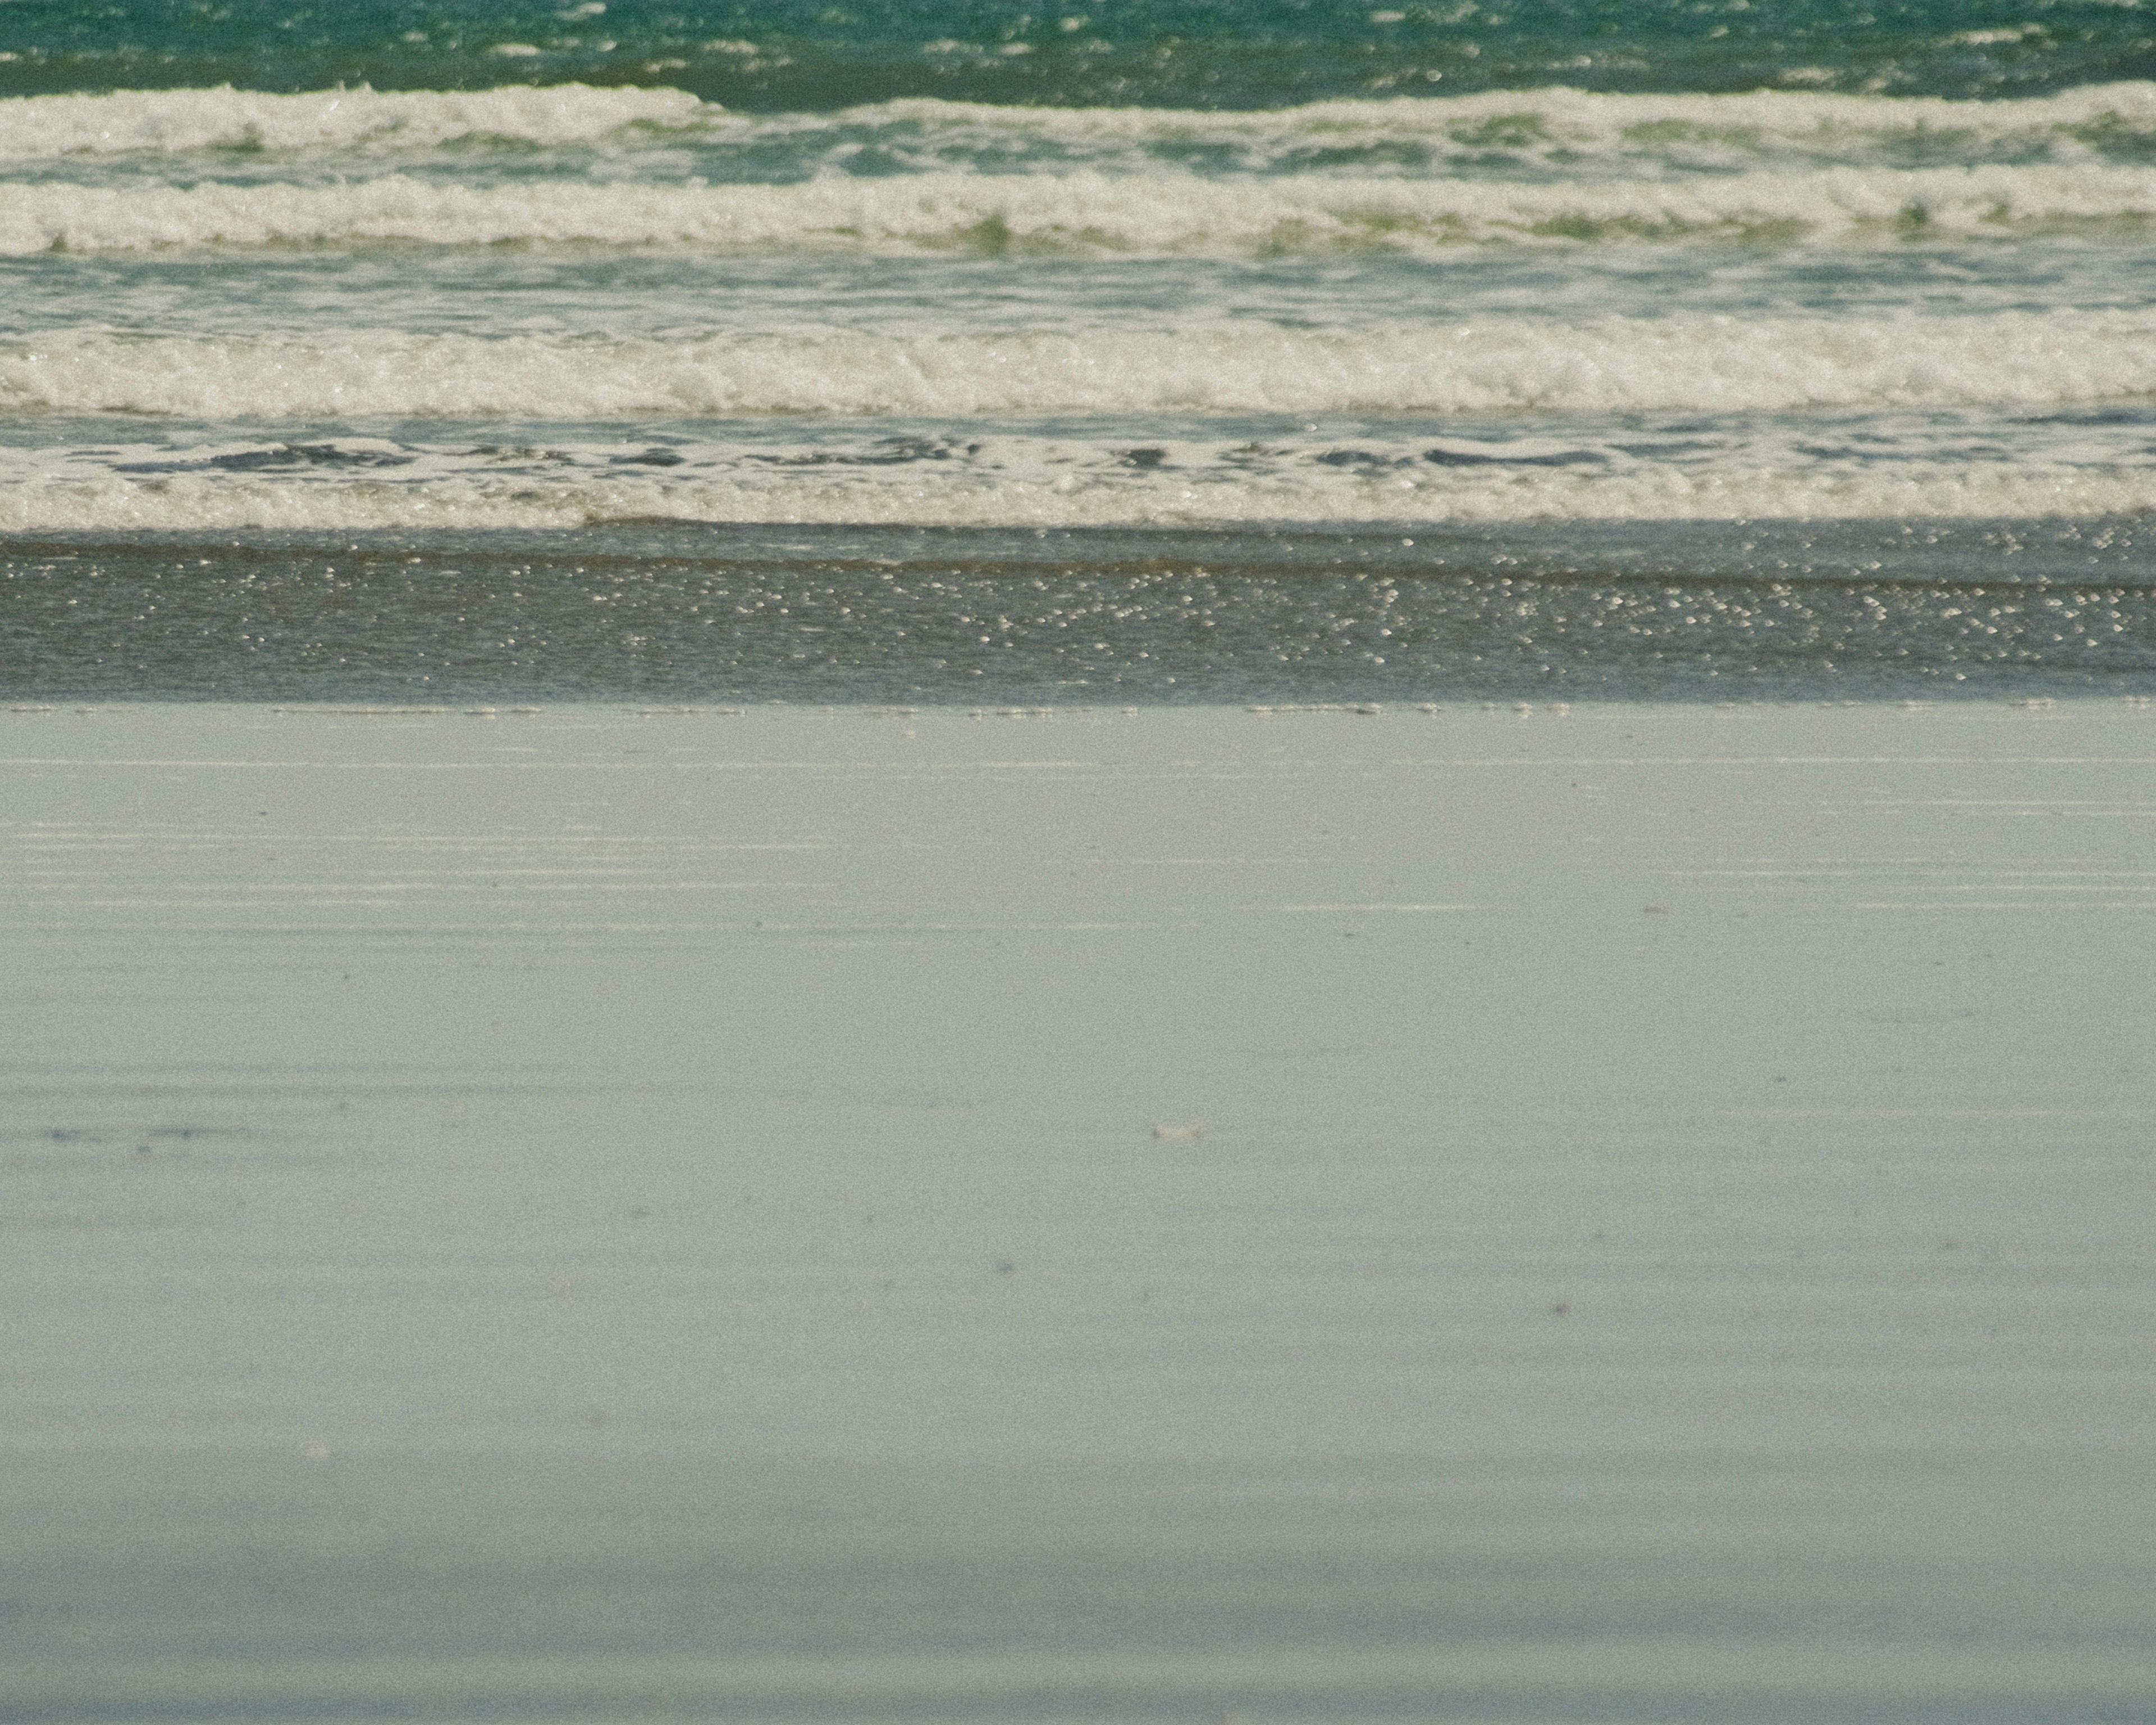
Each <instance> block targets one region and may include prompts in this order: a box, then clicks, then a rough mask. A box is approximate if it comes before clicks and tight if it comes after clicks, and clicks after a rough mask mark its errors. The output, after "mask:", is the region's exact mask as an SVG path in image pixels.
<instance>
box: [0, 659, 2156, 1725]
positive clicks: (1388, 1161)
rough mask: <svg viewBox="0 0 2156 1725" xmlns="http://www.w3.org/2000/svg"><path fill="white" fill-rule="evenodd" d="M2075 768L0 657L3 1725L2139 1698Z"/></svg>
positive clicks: (2110, 1047) (2107, 936)
mask: <svg viewBox="0 0 2156 1725" xmlns="http://www.w3.org/2000/svg"><path fill="white" fill-rule="evenodd" d="M2152 785H2156V711H2152V710H2151V709H2150V707H2149V706H2148V704H2147V703H2146V701H2140V702H2135V701H2086V702H2079V703H2076V702H2067V703H2064V704H2060V705H2056V706H2054V705H2051V704H2049V703H2041V702H2039V703H2032V704H2025V705H2020V706H2011V705H2007V704H2005V703H2003V702H2002V703H1984V704H1978V703H1975V702H1964V703H1959V704H1940V705H1932V706H1922V705H1914V704H1911V705H1906V706H1905V705H1902V704H1898V703H1897V704H1891V705H1889V704H1874V705H1867V706H1831V707H1829V706H1748V707H1726V708H1717V707H1713V706H1704V705H1696V706H1652V705H1634V706H1614V705H1613V706H1591V705H1578V706H1572V707H1571V708H1569V709H1564V708H1561V707H1552V706H1532V707H1517V708H1516V707H1514V706H1509V705H1500V706H1493V707H1488V708H1486V707H1482V706H1436V707H1434V708H1430V709H1427V710H1424V709H1418V708H1416V707H1414V706H1387V707H1385V708H1383V710H1381V711H1379V710H1358V709H1357V708H1354V707H1330V708H1314V709H1313V708H1303V709H1292V710H1291V709H1272V710H1263V711H1247V710H1242V709H1235V710H1227V709H1196V710H1183V711H1172V710H1163V709H1158V708H1154V709H1148V710H1146V711H1115V710H1112V709H1109V710H1102V709H1094V710H1081V709H1070V710H1055V711H1049V710H1045V709H1030V710H1009V711H1007V710H1000V709H995V708H986V709H983V710H981V711H978V712H969V711H967V710H965V709H963V708H949V707H944V708H936V709H926V710H922V711H918V712H912V711H901V710H895V709H894V710H870V709H865V708H846V709H839V710H823V711H817V710H811V709H803V708H798V707H748V708H745V709H739V710H732V711H727V710H721V709H717V708H695V709H684V710H639V709H637V708H634V707H608V708H599V707H562V708H551V709H547V710H542V711H513V710H511V709H507V708H502V709H499V710H489V711H479V712H467V711H464V710H462V709H454V710H447V711H423V710H407V711H388V710H371V711H370V710H355V709H346V710H332V709H330V708H326V707H322V706H304V707H295V708H290V709H283V710H279V709H273V708H269V707H264V706H252V707H248V706H165V707H160V706H103V707H96V708H93V709H77V708H74V707H59V708H57V709H47V710H35V711H15V712H12V713H0V853H4V855H5V859H6V863H5V869H4V872H0V883H4V884H0V998H4V999H5V1001H6V1022H7V1025H8V1034H7V1037H6V1040H5V1045H4V1049H0V1171H4V1176H5V1179H6V1191H7V1198H8V1201H7V1203H6V1204H5V1205H4V1207H3V1208H0V1230H4V1233H5V1236H6V1250H5V1251H4V1252H0V1313H4V1314H5V1315H4V1318H0V1322H4V1324H5V1327H6V1331H7V1346H6V1348H5V1350H4V1358H5V1365H4V1367H0V1372H4V1376H5V1393H4V1394H0V1452H4V1454H5V1456H6V1458H7V1459H6V1466H5V1467H4V1469H0V1609H4V1612H5V1614H6V1617H7V1620H8V1623H9V1624H10V1625H11V1627H10V1629H9V1630H8V1639H9V1642H10V1645H11V1651H10V1654H9V1664H10V1667H11V1671H12V1675H11V1676H10V1678H9V1680H8V1689H9V1698H8V1702H7V1704H6V1708H5V1712H6V1716H7V1717H9V1718H11V1719H18V1720H33V1719H35V1720H46V1719H50V1720H62V1719H64V1720H69V1721H84V1722H87V1721H106V1720H111V1721H118V1720H121V1719H127V1720H135V1721H145V1720H158V1719H204V1720H207V1719H213V1718H214V1719H218V1720H243V1719H244V1720H265V1721H267V1720H272V1719H279V1720H281V1719H297V1718H302V1717H304V1718H312V1719H350V1720H371V1719H387V1718H390V1717H396V1718H400V1719H425V1720H450V1719H480V1718H509V1717H515V1718H524V1719H542V1718H569V1717H574V1718H578V1719H595V1720H596V1719H628V1718H632V1717H667V1716H670V1715H678V1716H685V1717H716V1716H720V1715H723V1716H725V1717H728V1718H732V1719H773V1720H778V1719H812V1718H814V1719H822V1718H831V1719H839V1718H844V1719H858V1720H863V1721H868V1720H897V1719H901V1718H903V1719H908V1720H924V1721H925V1720H929V1719H937V1720H982V1721H987V1720H1004V1719H1017V1718H1020V1717H1026V1718H1034V1719H1039V1718H1072V1719H1075V1718H1081V1717H1084V1718H1099V1717H1106V1716H1109V1715H1113V1716H1115V1717H1118V1718H1122V1719H1129V1720H1153V1719H1160V1720H1168V1719H1177V1720H1204V1719H1213V1718H1217V1717H1220V1716H1221V1715H1222V1714H1223V1713H1224V1712H1236V1713H1240V1715H1242V1716H1243V1717H1245V1718H1247V1719H1249V1720H1251V1721H1253V1722H1255V1721H1261V1720H1265V1719H1270V1718H1276V1717H1278V1718H1288V1717H1295V1718H1324V1719H1327V1720H1342V1721H1345V1720H1354V1719H1363V1718H1369V1719H1377V1718H1398V1717H1409V1716H1414V1717H1446V1718H1450V1719H1457V1720H1492V1721H1494V1720H1507V1721H1530V1720H1551V1721H1555V1720H1578V1719H1587V1718H1594V1719H1598V1720H1624V1721H1640V1722H1643V1725H1644V1722H1647V1721H1650V1720H1652V1721H1663V1720H1669V1719H1673V1718H1678V1717H1683V1718H1688V1719H1700V1720H1717V1721H1732V1722H1734V1721H1751V1720H1762V1721H1763V1720H1777V1721H1784V1720H1785V1721H1791V1722H1794V1721H1798V1720H1802V1721H1804V1722H1807V1725H1821V1722H1829V1721H1843V1720H1848V1721H1856V1720H1860V1719H1862V1720H1876V1719H1880V1718H1884V1717H1892V1718H1894V1719H1895V1720H1897V1721H1898V1722H1930V1721H1936V1722H1939V1725H1946V1722H1948V1721H1952V1722H1954V1725H1970V1722H1976V1721H1994V1720H1995V1721H1999V1722H2001V1725H2005V1722H2012V1725H2036V1722H2051V1721H2056V1722H2061V1725H2063V1722H2066V1721H2072V1722H2075V1725H2090V1722H2096V1721H2111V1720H2117V1721H2121V1722H2123V1721H2126V1720H2128V1719H2143V1718H2146V1717H2148V1714H2149V1712H2150V1710H2151V1707H2152V1706H2156V1659H2152V1656H2151V1654H2150V1651H2149V1645H2148V1637H2147V1634H2146V1629H2147V1623H2146V1612H2145V1607H2146V1603H2147V1601H2148V1599H2149V1598H2150V1597H2151V1590H2152V1587H2156V1559H2152V1557H2151V1553H2152V1552H2156V1488H2152V1483H2151V1481H2152V1477H2156V1476H2152V1474H2151V1471H2150V1470H2149V1468H2148V1465H2147V1463H2148V1446H2147V1437H2148V1431H2149V1430H2151V1428H2152V1425H2156V1373H2152V1371H2151V1368H2150V1362H2149V1357H2148V1335H2149V1334H2150V1332H2151V1327H2152V1324H2156V1280H2152V1276H2151V1257H2152V1247H2156V1240H2152V1234H2151V1224H2150V1216H2151V1214H2152V1209H2151V1199H2152V1196H2156V1193H2152V1185H2156V1081H2152V1076H2151V1073H2152V1067H2151V1064H2150V1061H2149V1058H2148V1050H2149V1047H2150V1045H2151V1031H2152V1017H2156V1014H2152V1005H2151V1001H2152V997H2151V993H2150V990H2149V988H2148V974H2149V968H2150V966H2149V960H2150V931H2151V929H2152V927H2156V923H2152V917H2156V792H2152V789H2151V787H2152Z"/></svg>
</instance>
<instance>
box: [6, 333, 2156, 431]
mask: <svg viewBox="0 0 2156 1725" xmlns="http://www.w3.org/2000/svg"><path fill="white" fill-rule="evenodd" d="M2152 393H2156V311H2151V310H2145V309H2144V310H2110V311H2102V310H2099V311H2047V312H2039V311H2030V312H2019V311H2007V312H1995V313H1989V314H1985V315H1981V316H1974V315H1973V316H1925V315H1918V314H1915V313H1906V314H1902V315H1900V316H1892V317H1885V318H1880V319H1874V320H1866V321H1845V320H1835V319H1830V318H1773V317H1757V318H1736V317H1726V316H1698V315H1672V316H1669V317H1666V318H1660V319H1650V318H1607V319H1603V320H1600V321H1595V322H1592V323H1564V322H1558V321H1553V320H1543V319H1504V320H1494V321H1490V322H1487V323H1482V324H1478V323H1471V322H1462V323H1460V324H1457V325H1452V326H1445V325H1429V324H1419V323H1418V324H1410V325H1404V326H1394V327H1378V328H1375V329H1358V330H1342V331H1306V330H1296V329H1285V328H1280V327H1276V326H1267V325H1236V324H1214V325H1210V326H1203V327H1195V328H1189V329H1184V330H1180V331H1171V330H1153V331H1145V330H1136V331H1133V330H1129V329H1126V328H1122V327H1121V326H1111V327H1099V328H1091V329H1087V328H1078V329H1074V330H1070V331H1063V332H1057V333H1041V332H1035V333H1012V334H985V335H938V336H891V335H882V334H874V333H869V332H865V331H839V330H804V331H797V332H793V333H787V334H770V335H757V336H716V335H714V336H704V337H701V338H699V339H688V340H680V341H666V340H658V339H651V338H621V337H606V336H553V335H545V336H542V335H507V336H492V337H486V336H462V335H434V336H414V335H409V334H401V333H395V332H382V333H378V334H371V333H367V332H363V331H362V332H354V333H348V334H344V335H341V336H337V337H336V338H334V339H331V338H326V337H322V338H301V337H296V336H294V337H284V336H263V337H253V338H239V337H234V338H219V337H213V336H129V335H124V334H115V333H112V332H110V331H57V332H54V333H52V334H49V335H45V336H34V337H17V338H14V339H12V340H9V341H4V342H0V413H4V414H9V415H21V414H24V413H51V412H62V413H66V412H76V413H153V414H167V415H174V416H178V417H182V418H199V419H220V418H230V419H240V420H252V421H254V422H258V423H260V422H275V421H280V420H335V419H345V418H471V419H484V418H506V419H560V420H624V419H635V418H651V417H654V416H660V417H667V418H680V417H698V416H739V415H760V414H793V413H819V414H879V413H896V414H911V415H920V416H928V417H952V418H961V417H965V416H969V415H979V414H1023V415H1034V414H1044V413H1064V412H1084V413H1109V414H1127V415H1142V414H1146V413H1167V412H1190V413H1283V414H1301V413H1363V414H1383V413H1437V414H1445V413H1488V412H1517V411H1522V410H1527V411H1541V412H1547V411H1552V410H1563V411H1571V412H1580V413H1605V412H1625V411H1640V410H1661V411H1671V410H1699V411H1710V412H1729V411H1747V412H1762V411H1763V412H1775V411H1791V410H1799V409H1806V408H1871V407H1907V406H1923V407H1950V406H1961V405H1982V404H1989V405H2021V406H2032V407H2033V406H2044V405H2051V404H2068V403H2091V402H2102V401H2107V400H2118V399H2124V398H2134V397H2139V396H2147V395H2149V394H2152Z"/></svg>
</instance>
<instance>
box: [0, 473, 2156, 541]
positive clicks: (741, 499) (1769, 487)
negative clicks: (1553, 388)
mask: <svg viewBox="0 0 2156 1725" xmlns="http://www.w3.org/2000/svg"><path fill="white" fill-rule="evenodd" d="M2152 509H2156V470H2153V469H2148V468H2140V469H2114V470H2108V471H2102V470H2083V471H2080V472H2060V471H2051V470H2036V471H2030V472H2016V471H2012V470H2005V471H1998V470H1983V469H1980V468H1976V467H1973V466H1972V465H1970V464H1969V463H1967V462H1934V463H1924V464H1910V465H1906V466H1902V467H1898V468H1896V469H1893V470H1883V471H1882V470H1872V471H1869V472H1859V473H1808V472H1806V471H1804V470H1802V469H1801V468H1799V469H1794V470H1793V469H1789V468H1781V467H1763V468H1748V469H1747V468H1725V469H1722V470H1717V471H1716V472H1713V473H1712V474H1702V473H1681V472H1671V471H1667V470H1659V469H1654V468H1648V467H1633V468H1625V469H1619V470H1605V469H1604V468H1601V467H1599V466H1594V465H1580V466H1564V467H1548V466H1538V465H1537V466H1528V467H1525V468H1522V469H1517V470H1513V469H1506V468H1501V467H1494V466H1493V467H1490V468H1472V469H1467V470H1458V469H1451V468H1445V469H1442V470H1440V469H1429V470H1425V471H1424V473H1423V474H1421V475H1417V476H1416V477H1415V480H1414V482H1413V483H1412V484H1409V483H1406V482H1403V481H1398V480H1395V481H1391V482H1380V483H1378V484H1374V485H1373V484H1371V483H1368V482H1367V481H1366V480H1364V479H1363V478H1362V477H1361V476H1359V475H1356V474H1354V473H1353V472H1349V471H1345V470H1339V469H1334V468H1326V467H1319V466H1316V465H1306V466H1305V467H1304V468H1303V469H1302V470H1300V471H1298V472H1297V473H1296V474H1295V475H1293V476H1292V477H1287V476H1281V475H1275V476H1272V477H1270V478H1267V479H1264V480H1250V479H1246V478H1240V477H1237V476H1235V475H1231V474H1229V473H1226V472H1224V471H1223V472H1216V473H1214V474H1212V475H1209V476H1207V477H1204V478H1197V477H1196V476H1193V475H1188V474H1184V473H1180V472H1151V473H1148V472H1135V473H1131V472H1122V473H1112V474H1111V473H1108V472H1106V471H1102V472H1096V473H1093V474H1089V475H1084V476H1078V475H1070V474H1067V473H1066V474H1063V475H1050V474H1048V473H1045V472H1039V471H1034V472H1024V473H1018V474H1013V473H1009V472H973V471H968V470H956V471H951V472H946V471H944V470H940V469H939V470H935V471H933V472H932V473H930V474H928V475H918V474H916V475H906V476H903V477H896V476H893V475H890V474H889V473H888V472H887V471H885V470H878V469H873V468H855V467H839V466H826V467H811V468H788V469H783V470H778V469H774V470H768V471H766V472H762V473H759V474H748V475H744V474H739V473H737V474H731V475H719V476H713V475H705V476H699V477H691V478H675V477H672V476H670V475H660V474H653V475H649V476H646V475H644V473H643V472H642V471H640V470H635V469H623V470H617V471H616V472H614V473H613V474H610V475H592V474H579V475H574V476H572V477H570V478H567V479H564V480H561V481H558V482H555V483H543V482H542V483H534V482H533V481H532V480H531V479H529V478H528V477H526V476H523V475H511V476H505V477H501V478H497V479H491V480H490V479H488V478H485V477H484V476H480V475H470V474H463V475H439V476H419V477H414V478H410V479H404V478H400V477H398V476H396V475H382V476H367V477H359V476H355V475H350V474H338V475H335V476H333V477H326V478H324V479H322V480H316V481H314V482H311V483H305V484H293V483H290V482H289V481H285V480H279V479H277V478H275V477H272V476H265V475H257V474H251V473H247V472H239V473H232V474H227V473H223V472H218V473H216V474H203V473H195V474H190V475H172V476H167V477H162V478H159V479H156V480H139V479H128V478H123V477H120V476H115V475H105V476H103V477H100V478H96V479H87V478H72V477H53V478H49V479H40V480H28V481H18V482H15V483H11V484H10V485H8V486H6V487H5V488H4V489H0V532H26V531H28V532H38V531H69V530H75V529H83V528H91V529H101V530H110V531H172V530H176V529H221V528H241V527H273V528H275V527H281V528H293V529H321V530H326V531H338V530H345V529H361V528H388V527H424V528H429V529H437V528H456V527H492V528H544V527H569V526H585V525H591V524H597V523H603V522H608V521H773V522H825V523H858V524H870V523H905V524H914V525H929V526H933V525H952V526H1116V525H1147V524H1173V523H1203V522H1235V521H1328V522H1329V521H1386V522H1399V523H1402V524H1410V523H1414V522H1420V521H1427V522H1451V521H1589V520H1592V521H1731V520H1759V521H1764V520H1774V519H1779V520H1814V521H1819V520H1859V519H1882V518H1894V517H1901V518H1908V519H1920V518H1930V519H1957V518H1958V519H1964V520H1966V519H1974V518H1993V519H1996V518H2005V517H2012V516H2054V517H2066V516H2081V517H2087V516H2106V515H2123V514H2132V513H2137V512H2147V511H2150V510H2152Z"/></svg>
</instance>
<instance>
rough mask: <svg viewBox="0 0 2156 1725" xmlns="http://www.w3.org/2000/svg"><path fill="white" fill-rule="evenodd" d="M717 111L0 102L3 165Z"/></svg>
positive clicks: (327, 96)
mask: <svg viewBox="0 0 2156 1725" xmlns="http://www.w3.org/2000/svg"><path fill="white" fill-rule="evenodd" d="M722 112H723V110H714V109H712V108H711V107H710V106H709V105H707V104H706V103H703V102H700V101H698V100H696V97H694V96H692V95H689V94H688V93H687V92H686V91H685V90H595V89H593V88H591V87H590V86H588V85H580V84H568V85H557V86H555V87H553V88H552V89H546V90H539V89H533V88H531V87H529V86H522V85H511V86H509V87H506V88H504V89H500V90H470V91H457V90H394V91H393V90H368V89H365V88H362V89H358V90H317V91H312V92H310V93H308V94H306V95H269V94H265V93H264V92H262V91H259V90H234V89H232V88H231V87H230V86H228V85H227V86H225V87H223V88H220V89H217V90H117V91H115V92H113V93H112V94H110V95H41V96H18V97H14V98H12V99H10V100H6V101H0V161H11V162H23V161H38V160H50V159H52V158H54V157H70V156H74V157H80V156H93V157H95V156H150V157H156V156H167V155H182V154H191V153H193V152H196V151H246V152H248V153H249V154H250V155H254V154H262V155H285V154H295V153H304V152H313V151H326V150H335V151H350V150H362V151H368V152H370V153H383V152H394V151H424V150H434V149H439V148H440V147H441V146H443V145H444V144H451V143H458V142H462V141H467V140H470V141H501V142H511V143H517V144H523V145H532V144H538V145H554V144H568V143H583V142H588V141H592V140H593V139H597V138H603V137H608V136H613V135H615V134H618V133H619V132H621V131H623V130H624V128H625V127H629V126H647V127H665V128H675V127H680V126H688V125H695V124H696V123H698V122H700V121H704V120H706V119H707V118H710V117H712V116H716V115H718V114H720V113H722Z"/></svg>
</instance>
